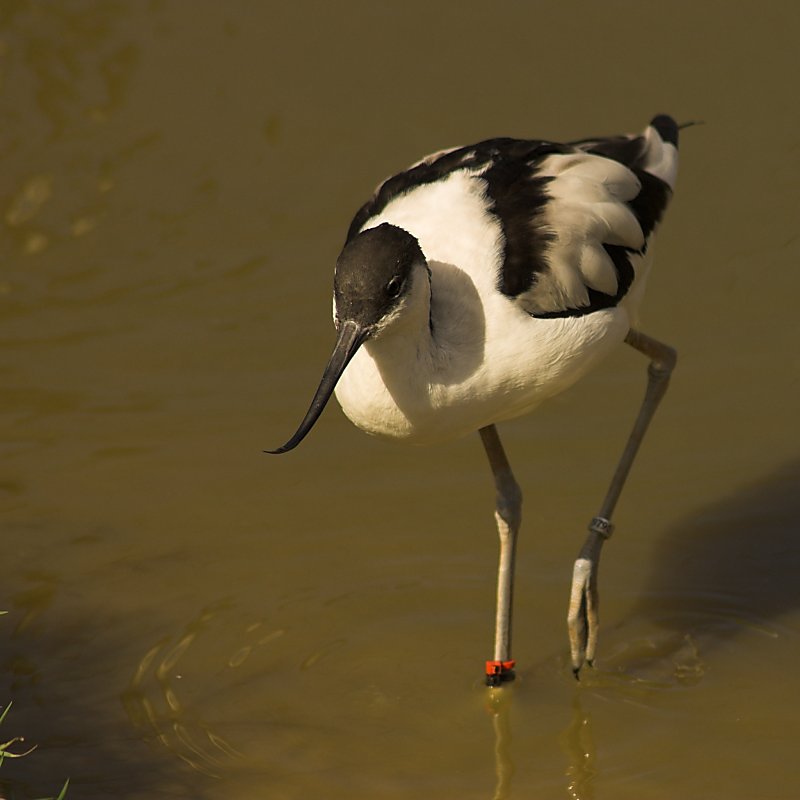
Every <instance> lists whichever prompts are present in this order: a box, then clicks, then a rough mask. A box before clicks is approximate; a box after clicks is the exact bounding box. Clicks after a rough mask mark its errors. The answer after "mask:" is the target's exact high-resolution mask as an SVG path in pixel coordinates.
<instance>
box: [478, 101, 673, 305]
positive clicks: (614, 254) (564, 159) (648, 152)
mask: <svg viewBox="0 0 800 800" xmlns="http://www.w3.org/2000/svg"><path fill="white" fill-rule="evenodd" d="M676 145H677V126H675V123H674V122H672V120H670V119H669V118H666V117H656V119H655V120H654V121H653V122H652V123H651V124H650V126H649V127H648V128H647V129H646V130H645V132H644V133H643V134H641V135H639V136H620V137H614V138H605V139H603V138H598V139H590V140H583V141H580V142H573V143H571V151H570V152H564V153H551V154H546V155H544V156H542V157H539V158H536V159H534V160H533V161H531V162H529V163H528V172H527V175H525V173H524V172H522V171H521V170H518V174H519V175H521V176H524V177H520V178H519V179H518V181H517V182H518V183H519V182H520V181H523V180H524V181H525V182H526V183H527V186H528V188H527V191H528V193H529V194H530V195H531V197H530V198H528V200H527V205H528V206H529V208H530V209H531V211H532V213H529V214H527V215H526V214H525V213H524V212H523V211H522V210H521V209H518V210H517V213H516V215H515V214H514V213H513V208H514V207H515V206H516V205H517V202H516V198H517V197H518V196H519V195H520V190H519V187H517V186H514V185H513V183H512V184H511V185H504V184H503V183H502V182H501V183H500V184H499V185H497V186H493V185H492V181H491V178H492V172H491V170H489V171H488V172H487V174H486V176H485V177H486V179H487V181H488V192H489V194H490V195H492V194H493V195H495V208H496V209H497V210H496V213H498V216H499V218H500V220H501V223H502V226H503V231H504V234H505V244H506V252H505V258H504V260H503V266H502V272H501V276H500V289H501V291H502V292H503V293H504V294H506V295H507V296H508V297H510V298H513V299H514V300H515V301H516V302H517V303H519V305H520V306H521V307H522V308H523V309H525V311H527V312H528V313H529V314H532V315H533V316H536V317H561V316H579V315H582V314H587V313H591V312H593V311H597V310H600V309H603V308H609V307H611V306H615V305H617V303H619V302H620V300H622V298H623V297H624V296H625V295H626V294H627V292H628V290H629V289H630V287H631V285H632V283H633V281H634V280H635V278H636V268H637V266H638V265H639V263H640V262H641V260H642V259H641V257H642V256H643V255H644V253H645V251H646V248H647V242H648V240H649V238H650V236H651V235H652V233H653V231H654V229H655V226H656V224H657V223H658V221H659V220H660V219H661V216H662V214H663V212H664V209H665V208H666V205H667V202H668V200H669V197H670V195H671V193H672V188H673V186H674V183H675V175H676V171H677V146H676ZM504 204H505V206H507V207H508V208H509V209H512V211H511V212H509V210H508V209H506V208H504Z"/></svg>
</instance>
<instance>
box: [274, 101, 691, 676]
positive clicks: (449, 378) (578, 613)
mask: <svg viewBox="0 0 800 800" xmlns="http://www.w3.org/2000/svg"><path fill="white" fill-rule="evenodd" d="M677 145H678V126H677V125H676V124H675V122H674V121H673V120H672V119H671V118H670V117H668V116H665V115H659V116H657V117H655V118H654V119H653V121H652V122H651V123H650V125H649V126H648V127H647V128H646V129H645V130H644V132H643V133H642V134H640V135H627V136H614V137H600V138H592V139H583V140H580V141H575V142H570V143H567V144H558V143H556V142H550V141H546V140H545V141H543V140H526V139H510V138H500V139H489V140H486V141H483V142H479V143H478V144H474V145H470V146H468V147H458V148H454V149H450V150H442V151H440V152H438V153H434V154H433V155H430V156H427V157H426V158H424V159H422V160H421V161H419V162H417V163H416V164H414V165H413V166H411V167H409V168H408V169H407V170H405V171H404V172H401V173H399V174H398V175H395V176H394V177H391V178H389V179H388V180H386V181H384V182H383V183H382V184H381V185H380V186H379V187H378V188H377V190H376V191H375V193H374V194H373V196H372V198H371V199H370V200H369V201H368V202H367V203H366V204H365V205H364V206H363V207H362V208H361V209H360V210H359V211H358V213H357V214H356V215H355V218H354V219H353V221H352V223H351V225H350V229H349V231H348V233H347V240H346V243H345V245H344V249H343V250H342V252H341V254H340V256H339V258H338V260H337V262H336V269H335V274H334V281H333V317H334V324H335V327H336V332H337V338H336V344H335V346H334V349H333V353H332V355H331V357H330V360H329V361H328V364H327V366H326V367H325V371H324V373H323V375H322V380H321V382H320V384H319V388H318V389H317V392H316V394H315V395H314V398H313V400H312V401H311V406H310V407H309V409H308V413H307V414H306V416H305V418H304V419H303V421H302V422H301V423H300V426H299V428H298V429H297V432H296V433H295V434H294V436H292V438H291V439H289V441H288V442H286V444H285V445H283V446H282V447H280V448H278V449H277V450H270V451H267V452H271V453H285V452H286V451H288V450H291V449H292V448H294V447H296V446H297V445H298V444H299V443H300V441H301V440H302V439H303V438H304V437H305V436H306V434H307V433H308V432H309V430H311V427H312V426H313V425H314V423H315V422H316V420H317V418H318V417H319V415H320V414H321V413H322V410H323V408H324V407H325V404H326V403H327V401H328V400H329V398H330V396H331V394H332V393H333V392H335V393H336V397H337V399H338V401H339V403H340V404H341V407H342V409H343V410H344V413H345V414H346V415H347V416H348V417H349V418H350V420H352V422H353V423H354V424H355V425H357V426H358V427H359V428H361V429H362V430H364V431H366V432H367V433H370V434H375V435H378V436H383V437H388V438H390V439H398V440H401V441H406V442H412V443H420V444H427V443H432V442H437V441H442V440H446V439H450V438H454V437H457V436H462V435H465V434H468V433H472V432H473V431H477V432H478V433H479V434H480V437H481V440H482V442H483V446H484V448H485V450H486V455H487V456H488V458H489V464H490V466H491V469H492V473H493V475H494V482H495V486H496V491H497V494H496V510H495V519H496V521H497V528H498V532H499V535H500V562H499V570H498V582H497V612H496V619H495V645H494V654H493V658H492V659H491V660H489V661H487V662H486V681H487V683H488V684H489V685H499V684H500V683H502V682H504V681H506V680H510V679H512V678H513V677H514V671H513V669H514V662H513V660H512V658H511V611H512V594H513V580H514V552H515V545H516V540H517V531H518V529H519V525H520V520H521V505H522V494H521V492H520V488H519V485H518V484H517V482H516V480H515V479H514V476H513V474H512V472H511V468H510V466H509V463H508V460H507V459H506V455H505V452H504V450H503V446H502V444H501V442H500V438H499V436H498V433H497V429H496V427H495V423H497V422H500V421H502V420H506V419H510V418H512V417H517V416H519V415H521V414H526V413H527V412H529V411H531V410H532V409H533V408H535V407H536V406H537V405H538V404H539V403H541V402H542V401H543V400H544V399H546V398H548V397H551V396H553V395H555V394H557V393H558V392H561V391H563V390H564V389H566V388H567V387H569V386H571V385H572V384H573V383H575V381H577V380H578V379H579V378H580V377H581V376H582V375H584V374H585V373H586V372H587V371H588V370H590V369H591V368H593V367H595V366H596V365H597V364H598V363H599V362H600V361H601V360H602V359H603V358H604V357H605V356H606V355H608V353H610V352H611V350H612V349H613V348H615V347H616V346H617V345H619V344H621V343H622V342H625V343H627V344H629V345H630V346H631V347H633V348H635V349H636V350H638V351H639V352H641V353H643V354H644V355H645V356H646V357H647V358H648V359H649V360H650V365H649V369H648V384H647V390H646V393H645V398H644V402H643V404H642V407H641V409H640V411H639V415H638V417H637V419H636V422H635V425H634V428H633V431H632V432H631V435H630V438H629V440H628V442H627V445H626V447H625V449H624V452H623V454H622V457H621V459H620V462H619V464H618V466H617V469H616V472H615V474H614V477H613V479H612V481H611V485H610V488H609V490H608V493H607V495H606V498H605V500H604V502H603V504H602V505H601V507H600V509H599V512H598V514H597V516H596V517H594V519H592V521H591V523H590V524H589V535H588V537H587V539H586V541H585V543H584V545H583V547H582V549H581V550H580V553H579V555H578V558H577V560H576V562H575V566H574V570H573V578H572V588H571V592H570V599H569V609H568V615H567V616H568V619H567V622H568V631H569V640H570V650H571V658H572V668H573V671H574V673H575V675H576V677H577V676H578V674H579V670H580V669H581V666H582V665H583V664H584V662H586V663H589V664H591V663H592V661H593V659H594V655H595V649H596V643H597V629H598V613H597V606H598V590H597V569H598V562H599V558H600V551H601V548H602V545H603V543H604V541H605V540H606V539H607V538H608V537H609V536H610V535H611V533H612V530H613V526H612V523H611V515H612V513H613V510H614V507H615V505H616V502H617V499H618V497H619V494H620V492H621V490H622V487H623V485H624V483H625V479H626V477H627V475H628V471H629V469H630V467H631V464H632V462H633V459H634V457H635V455H636V451H637V449H638V447H639V444H640V442H641V440H642V437H643V435H644V433H645V430H646V428H647V426H648V424H649V422H650V419H651V418H652V416H653V413H654V412H655V409H656V407H657V406H658V403H659V401H660V400H661V398H662V396H663V394H664V392H665V390H666V388H667V383H668V381H669V377H670V373H671V371H672V369H673V367H674V365H675V360H676V355H675V351H674V350H673V349H672V348H670V347H668V346H667V345H665V344H662V343H661V342H659V341H656V340H655V339H652V338H651V337H649V336H646V335H645V334H644V333H642V332H641V331H640V330H639V328H638V325H637V309H638V306H639V303H640V300H641V298H642V294H643V291H644V284H645V281H646V279H647V272H648V270H649V267H650V260H651V247H650V245H651V240H652V236H653V233H654V231H655V228H656V225H657V223H658V222H659V221H660V219H661V216H662V214H663V212H664V209H665V208H666V205H667V202H668V200H669V198H670V196H671V194H672V190H673V188H674V184H675V176H676V172H677V158H678V150H677Z"/></svg>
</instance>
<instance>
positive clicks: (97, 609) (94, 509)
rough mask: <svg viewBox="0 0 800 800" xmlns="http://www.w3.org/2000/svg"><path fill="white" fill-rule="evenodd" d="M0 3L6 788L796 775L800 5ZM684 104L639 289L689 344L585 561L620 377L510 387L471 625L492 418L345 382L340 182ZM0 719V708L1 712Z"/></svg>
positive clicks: (608, 461) (554, 791)
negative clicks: (502, 611) (453, 418)
mask: <svg viewBox="0 0 800 800" xmlns="http://www.w3.org/2000/svg"><path fill="white" fill-rule="evenodd" d="M539 6H541V4H535V5H534V4H529V5H524V4H509V5H508V6H506V7H503V9H502V13H501V11H499V10H497V9H490V8H489V7H487V6H485V5H477V4H464V3H461V4H458V5H457V6H456V5H447V4H445V5H442V6H433V7H432V6H431V5H430V4H421V3H416V2H411V3H406V4H403V5H402V7H400V6H390V5H384V4H373V5H372V6H363V7H362V6H356V5H352V6H350V5H347V4H345V5H344V6H342V5H335V4H334V5H331V6H329V7H322V6H320V7H319V8H313V9H312V8H311V7H310V6H305V7H303V6H300V5H298V6H295V7H294V8H292V9H289V8H285V7H278V6H277V5H274V4H271V3H260V4H257V3H246V2H232V3H225V4H220V3H214V2H210V1H209V2H194V3H192V4H191V5H189V4H184V3H180V2H175V1H173V2H151V3H148V4H145V3H130V4H123V3H116V2H111V0H108V2H101V1H100V0H86V2H67V3H58V4H56V3H45V2H33V3H31V2H27V3H26V2H21V3H14V2H7V3H4V4H3V6H2V8H0V107H1V108H0V119H2V120H3V122H2V126H0V154H2V163H3V171H2V172H3V176H2V178H1V179H0V214H1V215H2V219H3V223H2V237H0V263H2V272H1V273H0V293H1V294H0V303H2V322H0V345H1V346H2V349H1V350H0V353H1V355H0V376H2V383H1V384H0V387H2V388H1V389H0V412H2V420H3V426H2V431H3V434H2V448H3V458H2V462H0V499H1V500H2V507H1V508H2V531H3V534H2V535H3V539H2V543H3V549H2V565H3V569H2V576H3V581H2V590H0V608H3V609H7V610H8V612H9V613H8V614H7V615H6V616H4V617H1V618H0V636H2V639H0V641H2V649H0V703H5V702H6V701H7V700H9V699H10V700H13V702H14V705H13V708H12V710H11V712H10V714H9V715H8V717H7V718H6V720H5V722H4V723H3V730H2V732H1V733H2V735H0V739H2V740H3V741H4V740H5V739H6V738H10V736H12V735H17V734H19V735H24V736H25V737H26V742H27V743H36V744H37V745H38V748H37V750H36V751H35V752H34V753H32V754H31V755H30V756H28V757H27V758H25V759H19V760H16V761H13V762H12V761H6V762H5V763H4V764H3V765H2V768H0V786H2V792H3V796H5V797H8V798H30V797H41V796H43V795H45V794H47V793H51V794H54V793H56V792H57V791H58V788H59V787H60V786H61V784H62V782H63V780H64V778H66V777H70V779H71V790H70V793H69V795H68V796H70V797H81V798H108V797H125V798H162V797H163V798H166V797H188V798H205V797H209V798H210V797H220V796H221V797H226V798H247V800H250V798H255V797H264V798H270V800H272V798H278V799H281V798H300V797H302V798H308V797H324V798H330V799H331V800H335V798H339V797H348V798H353V797H364V798H372V797H381V798H395V797H396V798H401V797H402V798H405V797H411V796H418V795H419V794H423V793H424V794H426V795H436V796H439V797H458V798H509V799H513V798H530V797H536V798H551V797H553V798H563V797H565V796H566V797H572V798H580V800H602V799H603V798H613V799H614V800H625V798H642V797H646V798H648V799H649V800H659V798H675V797H687V798H691V797H703V798H705V799H706V800H708V799H712V800H713V798H726V800H731V799H733V800H736V799H737V798H741V799H742V800H745V798H747V799H749V798H753V797H761V798H790V797H793V796H794V793H795V791H796V789H795V787H796V784H797V779H798V777H800V774H798V773H799V771H798V768H797V766H796V756H795V749H796V741H797V736H798V733H800V726H799V725H798V722H797V709H796V702H795V699H794V697H793V694H792V686H791V682H792V670H793V668H794V665H795V664H796V663H798V659H800V608H799V606H800V592H799V591H798V588H797V586H798V583H797V574H798V568H800V539H799V538H798V536H797V535H796V534H797V519H798V516H800V500H799V499H798V492H797V486H798V479H800V435H798V434H799V431H798V423H797V408H798V399H800V359H798V355H797V342H798V332H797V322H796V308H795V307H796V300H795V298H796V296H797V292H798V291H800V270H798V269H797V264H798V260H799V257H800V239H798V234H797V219H798V208H799V205H800V203H799V202H798V201H799V200H800V198H799V197H798V191H797V181H796V175H797V169H798V154H800V133H798V131H800V125H798V123H799V122H800V120H799V119H798V111H797V105H796V103H794V102H792V101H791V100H790V98H791V97H793V96H794V93H795V92H794V76H795V74H796V71H797V69H796V68H797V63H796V55H795V45H794V43H795V42H796V39H797V34H798V21H800V14H799V13H798V11H797V9H796V7H795V6H794V5H791V4H788V3H775V4H771V5H766V6H765V5H764V4H759V5H756V4H754V3H753V4H746V5H745V6H741V4H740V6H737V13H736V14H735V15H731V14H730V11H729V9H728V7H727V6H722V5H720V4H706V5H702V6H698V5H697V4H689V3H683V2H679V3H677V4H672V5H671V6H670V8H669V12H668V13H669V14H670V16H669V17H668V18H667V17H664V16H663V14H664V13H666V12H665V10H664V9H662V8H659V7H656V6H641V7H639V6H637V7H634V6H633V5H631V4H623V3H618V4H612V5H611V6H608V5H607V4H604V5H603V7H602V9H601V8H600V7H599V6H598V7H597V8H596V9H594V8H590V7H585V8H584V7H581V8H580V9H579V10H578V9H577V8H575V7H568V6H566V5H564V4H560V5H558V4H551V5H548V6H546V7H539ZM660 111H667V112H670V113H672V114H674V115H675V116H676V117H678V118H679V119H681V120H694V119H701V120H704V121H705V124H704V125H703V126H697V127H694V128H690V129H688V130H687V131H686V132H685V133H684V136H683V140H682V173H681V178H680V182H679V186H678V192H677V195H676V198H675V201H674V204H673V206H672V208H671V209H670V211H669V213H668V216H667V220H666V223H665V225H664V227H663V231H662V234H661V237H660V240H659V243H658V255H657V259H656V266H655V271H654V273H653V275H652V277H651V280H650V284H649V287H648V295H647V298H646V302H645V307H644V312H643V316H644V323H643V328H644V330H646V331H647V332H649V333H651V334H652V335H654V336H657V337H659V338H662V339H663V340H665V341H667V342H669V343H671V344H673V345H674V346H676V347H677V348H678V351H679V354H680V360H679V366H678V371H677V372H676V374H675V378H674V381H673V385H672V386H671V388H670V391H669V393H668V395H667V398H666V400H665V402H664V405H663V408H662V409H660V410H659V413H658V416H657V418H656V421H655V423H654V425H653V428H652V431H651V432H650V434H649V435H648V439H647V441H646V443H645V445H644V448H643V450H642V453H641V456H640V459H639V460H638V462H637V464H636V466H635V468H634V472H633V474H632V476H631V479H630V481H629V484H628V486H627V488H626V491H625V494H624V495H623V499H622V502H621V505H620V508H619V511H618V513H617V517H616V522H617V533H616V534H615V536H614V539H613V540H612V541H611V542H610V543H609V545H608V546H607V547H606V550H605V556H604V560H603V571H602V576H601V591H602V592H603V595H602V599H603V609H602V611H603V630H602V633H601V640H600V653H599V659H598V667H597V669H596V670H595V671H593V672H590V673H588V674H587V675H586V676H585V678H584V680H583V681H582V682H581V683H580V684H577V683H576V682H575V681H574V680H573V679H572V677H571V675H570V672H569V668H568V654H567V640H566V633H565V630H564V616H565V613H566V608H565V604H566V598H567V593H568V581H569V575H570V572H571V564H572V560H573V559H574V557H575V555H576V553H577V550H578V548H579V546H580V543H581V541H582V538H583V535H584V534H583V530H584V527H585V524H586V522H587V521H588V520H589V518H591V516H592V515H593V513H595V510H596V507H597V505H598V503H599V501H600V500H601V499H602V495H603V493H604V490H605V485H606V483H607V481H608V479H609V477H610V474H611V471H612V469H613V465H614V462H615V459H616V457H617V455H618V453H619V451H620V449H621V447H622V444H623V441H624V437H625V436H626V434H627V430H628V427H629V425H630V423H631V420H632V418H633V415H634V414H635V411H636V408H637V406H638V403H639V401H640V396H641V392H642V391H643V387H644V376H645V364H644V363H643V360H642V359H641V357H639V356H637V354H635V353H633V352H632V351H628V349H624V350H621V351H620V352H619V353H618V354H616V355H615V356H614V357H612V359H611V360H610V361H609V362H607V364H606V365H605V367H604V368H603V369H602V370H601V371H599V372H596V373H594V374H592V375H590V376H589V377H588V378H586V379H585V380H584V381H583V382H582V383H581V384H580V385H579V386H577V387H576V388H575V389H573V390H572V391H570V392H569V393H567V394H565V395H563V396H561V397H559V398H557V399H555V400H554V401H552V402H550V403H549V404H548V405H546V406H544V407H542V408H541V409H540V410H539V411H538V412H537V413H536V414H535V415H533V416H531V417H529V418H526V419H522V420H517V421H515V422H512V423H508V424H505V425H503V426H502V427H501V435H503V437H504V441H505V442H506V446H507V449H508V452H509V456H510V458H511V460H512V463H513V464H514V466H515V470H516V473H517V477H518V479H519V481H520V483H521V485H522V487H523V490H524V491H525V497H526V502H525V520H524V524H523V532H522V538H521V541H520V552H519V566H518V569H519V578H518V589H517V597H516V628H515V656H516V658H517V660H518V664H519V671H518V674H519V678H518V680H517V681H516V683H515V684H514V685H513V686H512V687H510V689H509V690H508V691H505V692H504V693H503V694H502V695H501V696H495V697H494V698H493V697H491V696H490V695H489V694H488V693H487V690H486V689H485V688H484V687H482V685H481V683H480V671H481V666H482V661H483V659H485V658H487V657H488V656H489V655H490V650H491V626H492V617H493V608H492V603H493V582H494V569H495V559H496V536H495V533H494V527H493V520H492V502H493V489H492V485H491V480H490V476H489V474H488V468H487V466H486V464H485V458H484V456H483V453H482V450H481V446H480V444H479V441H478V437H477V436H475V437H473V438H472V439H468V440H464V441H458V442H454V443H451V444H447V445H440V446H436V447H432V448H426V449H415V448H404V447H402V446H398V445H392V444H387V443H382V442H379V441H375V440H372V439H370V438H368V437H366V436H363V435H362V434H360V433H359V432H358V431H356V430H355V429H354V428H352V426H350V425H349V423H348V422H347V421H346V420H345V419H344V418H343V416H342V415H341V413H340V412H339V411H338V410H336V409H335V408H333V407H332V408H331V409H329V410H328V411H326V413H325V415H324V417H323V419H322V420H321V422H320V423H319V425H318V426H317V428H316V429H315V431H314V433H313V434H312V436H311V437H310V438H309V440H308V441H307V442H305V443H304V445H303V447H301V448H300V449H299V450H297V451H296V452H295V453H293V454H292V455H291V456H285V457H282V458H281V459H274V458H271V457H267V456H264V455H263V454H262V453H261V450H262V449H263V448H265V447H274V446H276V445H277V444H279V443H281V442H282V441H284V440H285V438H286V437H287V436H288V434H289V433H291V431H292V430H293V429H294V427H293V426H294V425H295V424H296V423H297V421H298V419H299V417H300V416H301V415H302V413H303V411H304V410H305V408H306V404H307V402H308V399H309V397H310V393H311V391H312V390H313V389H314V387H315V386H316V381H317V379H318V375H319V370H320V369H321V367H322V364H323V363H324V360H325V358H326V357H327V355H328V351H329V348H330V346H331V343H332V329H331V323H330V318H329V317H330V300H329V293H330V279H331V272H332V266H333V262H334V259H335V257H336V255H337V252H338V249H339V247H340V245H341V242H342V239H343V236H344V232H345V230H346V227H347V224H348V223H349V219H350V216H351V215H352V213H353V212H354V211H355V210H356V209H357V207H358V206H359V204H360V203H361V202H363V200H364V199H365V198H366V196H367V195H368V193H369V191H370V190H371V188H372V187H373V186H374V185H375V183H377V181H378V180H379V179H381V178H382V177H384V176H385V175H387V174H389V173H391V172H392V171H394V170H397V169H400V168H402V167H404V166H405V165H407V164H408V163H410V162H412V161H414V160H415V159H417V158H418V157H419V156H421V155H423V154H424V153H426V152H429V151H433V150H436V149H439V148H442V147H446V146H450V145H456V144H463V143H468V142H470V141H474V140H477V139H479V138H483V137H486V136H491V135H502V134H507V135H520V136H524V135H530V136H532V137H536V136H541V137H549V138H554V139H558V138H566V139H574V138H577V137H582V136H586V135H591V134H595V133H613V132H616V131H620V130H638V129H639V128H640V127H642V125H643V124H644V123H645V122H646V121H647V120H648V119H649V118H650V117H651V116H652V115H653V114H654V113H656V112H660ZM5 734H7V736H6V735H5Z"/></svg>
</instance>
